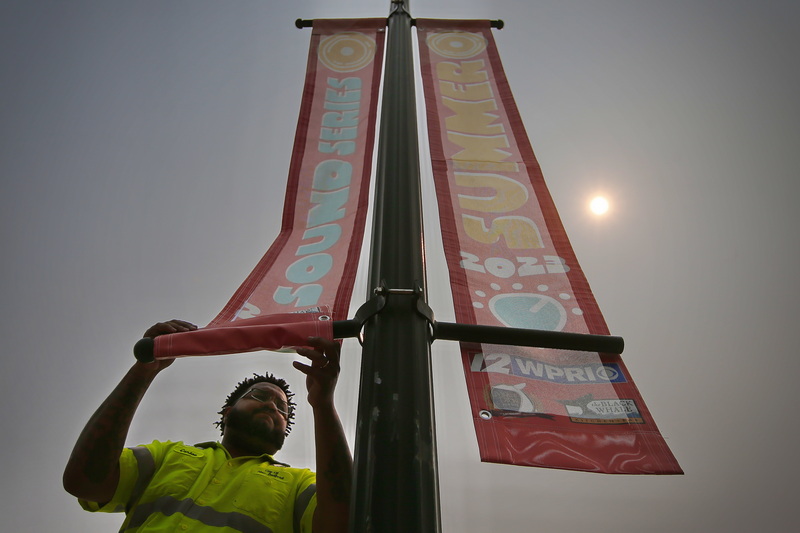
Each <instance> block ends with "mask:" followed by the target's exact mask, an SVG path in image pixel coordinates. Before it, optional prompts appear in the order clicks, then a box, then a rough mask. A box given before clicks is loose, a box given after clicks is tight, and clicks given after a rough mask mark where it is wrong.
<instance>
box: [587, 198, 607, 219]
mask: <svg viewBox="0 0 800 533" xmlns="http://www.w3.org/2000/svg"><path fill="white" fill-rule="evenodd" d="M608 207H609V205H608V200H606V199H605V198H604V197H602V196H597V197H595V198H593V199H592V201H591V202H589V209H591V210H592V213H594V214H595V215H605V214H606V213H607V212H608Z"/></svg>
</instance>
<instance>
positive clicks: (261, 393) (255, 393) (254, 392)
mask: <svg viewBox="0 0 800 533" xmlns="http://www.w3.org/2000/svg"><path fill="white" fill-rule="evenodd" d="M242 398H252V399H253V400H255V401H257V402H261V403H267V402H272V405H273V406H274V409H275V410H276V411H278V412H279V413H280V414H281V416H283V418H285V419H286V421H288V420H289V404H288V403H286V402H285V401H284V400H283V398H281V397H280V396H277V395H275V394H273V393H271V392H269V391H265V390H263V389H250V390H249V391H247V392H245V393H244V394H242Z"/></svg>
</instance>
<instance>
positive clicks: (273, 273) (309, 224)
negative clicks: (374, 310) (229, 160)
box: [211, 18, 386, 325]
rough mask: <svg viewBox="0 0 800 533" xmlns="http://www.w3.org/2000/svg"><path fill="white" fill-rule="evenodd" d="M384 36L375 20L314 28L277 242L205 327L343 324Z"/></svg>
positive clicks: (364, 197)
mask: <svg viewBox="0 0 800 533" xmlns="http://www.w3.org/2000/svg"><path fill="white" fill-rule="evenodd" d="M385 26H386V19H377V18H376V19H357V20H346V19H337V20H315V21H314V25H313V30H312V36H311V45H310V48H309V57H308V66H307V72H306V83H305V88H304V90H303V99H302V103H301V108H300V117H299V119H298V126H297V132H296V134H295V142H294V150H293V153H292V160H291V165H290V167H289V181H288V185H287V188H286V199H285V201H284V208H283V209H284V211H283V223H282V227H281V232H280V234H279V235H278V238H277V239H276V240H275V242H274V243H273V244H272V246H271V247H270V249H269V250H268V251H267V253H266V254H265V255H264V257H263V258H262V259H261V261H260V262H259V263H258V265H257V266H256V268H255V269H254V270H253V272H252V273H251V274H250V276H249V277H248V278H247V279H246V280H245V282H244V283H243V284H242V286H241V287H240V288H239V289H238V290H237V292H236V293H235V294H234V295H233V297H232V298H231V300H230V301H229V302H228V304H227V305H226V306H225V307H224V308H223V309H222V311H221V312H220V314H219V315H218V316H217V317H216V318H215V319H214V321H212V323H211V325H219V324H224V323H227V322H231V321H233V320H243V319H248V318H255V317H260V316H264V315H271V314H277V313H289V312H296V311H300V310H308V309H314V308H319V307H327V308H329V309H331V310H332V314H333V318H334V319H335V320H344V319H346V318H347V311H348V307H349V304H350V296H351V294H352V290H353V283H354V281H355V274H356V265H357V263H358V258H359V253H360V249H361V241H362V237H363V235H364V224H365V219H366V207H367V202H368V193H369V179H370V172H371V167H372V153H373V141H374V138H375V122H376V116H377V106H378V92H379V86H380V79H381V67H382V64H383V41H384V35H385ZM276 75H278V74H276ZM274 170H275V169H265V172H268V173H270V174H271V173H274Z"/></svg>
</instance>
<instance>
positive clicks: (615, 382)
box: [417, 19, 682, 474]
mask: <svg viewBox="0 0 800 533" xmlns="http://www.w3.org/2000/svg"><path fill="white" fill-rule="evenodd" d="M417 33H418V36H419V48H420V55H421V59H420V63H421V68H422V78H423V85H424V89H425V103H426V107H427V116H428V134H429V138H430V145H431V159H432V164H433V174H434V180H435V183H436V189H437V197H438V201H439V213H440V219H441V225H442V234H443V240H444V249H445V256H446V258H447V263H448V269H449V273H450V281H451V286H452V290H453V300H454V305H455V311H456V319H457V320H458V321H459V322H461V323H468V324H487V325H498V326H506V327H517V328H528V329H539V330H550V331H569V332H575V333H591V334H598V335H607V334H608V328H607V327H606V323H605V321H604V319H603V316H602V314H601V312H600V309H599V307H598V306H597V302H596V301H595V299H594V296H593V294H592V292H591V289H590V288H589V284H588V283H587V281H586V278H585V277H584V275H583V272H582V271H581V268H580V266H579V265H578V262H577V259H576V258H575V254H574V252H573V251H572V247H571V245H570V243H569V240H568V238H567V235H566V233H565V232H564V228H563V226H562V224H561V220H560V219H559V216H558V212H557V211H556V208H555V205H554V204H553V201H552V199H551V197H550V194H549V192H548V190H547V186H546V185H545V182H544V178H543V176H542V172H541V169H540V168H539V164H538V163H537V161H536V157H535V156H534V154H533V149H532V148H531V146H530V142H529V141H528V137H527V135H526V133H525V129H524V127H523V125H522V120H521V118H520V116H519V112H518V110H517V107H516V104H515V102H514V98H513V96H512V94H511V90H510V88H509V85H508V81H507V80H506V77H505V73H504V72H503V67H502V64H501V63H500V57H499V55H498V52H497V48H496V46H495V43H494V39H493V36H492V33H491V29H490V26H489V21H452V20H429V19H417ZM462 357H463V364H464V371H465V374H466V379H467V386H468V390H469V394H470V403H471V408H472V414H473V421H474V424H475V429H476V433H477V436H478V444H479V448H480V453H481V459H482V460H483V461H488V462H497V463H508V464H517V465H529V466H541V467H549V468H562V469H569V470H585V471H595V472H606V473H619V474H676V473H682V471H681V469H680V466H679V465H678V463H677V461H676V460H675V458H674V457H673V455H672V453H671V452H670V450H669V448H668V447H667V445H666V443H665V442H664V439H663V438H662V437H661V434H660V433H659V431H658V428H657V427H656V425H655V422H654V421H653V419H652V417H651V416H650V413H649V411H648V409H647V406H646V405H645V403H644V400H643V399H642V397H641V395H640V394H639V391H638V390H637V388H636V385H635V384H634V383H633V380H632V378H631V376H630V374H629V373H628V370H627V368H626V367H625V365H624V363H623V362H622V359H621V358H620V357H619V356H618V355H613V354H599V353H587V352H570V351H564V350H552V349H543V348H523V347H511V346H496V345H481V346H480V347H479V348H476V349H472V348H471V347H469V346H466V345H462Z"/></svg>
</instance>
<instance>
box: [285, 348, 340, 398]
mask: <svg viewBox="0 0 800 533" xmlns="http://www.w3.org/2000/svg"><path fill="white" fill-rule="evenodd" d="M308 345H309V347H303V348H297V353H298V354H300V355H302V356H303V357H307V358H308V359H309V360H311V365H310V366H309V365H306V364H303V363H300V362H298V361H295V362H294V363H293V365H294V367H295V368H296V369H297V370H299V371H300V372H302V373H303V374H305V375H306V389H308V403H309V404H311V407H321V406H324V405H327V406H332V405H333V392H334V390H335V389H336V381H337V380H338V379H339V369H340V367H339V357H340V351H341V345H340V344H339V343H338V342H336V341H330V340H327V339H323V338H321V337H309V339H308Z"/></svg>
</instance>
